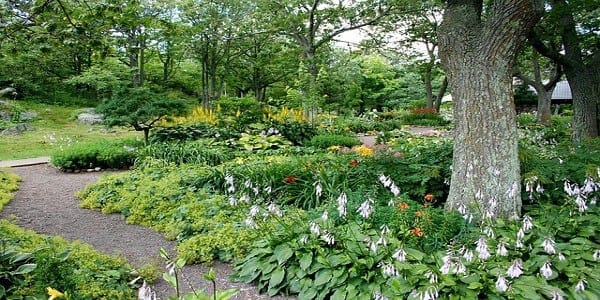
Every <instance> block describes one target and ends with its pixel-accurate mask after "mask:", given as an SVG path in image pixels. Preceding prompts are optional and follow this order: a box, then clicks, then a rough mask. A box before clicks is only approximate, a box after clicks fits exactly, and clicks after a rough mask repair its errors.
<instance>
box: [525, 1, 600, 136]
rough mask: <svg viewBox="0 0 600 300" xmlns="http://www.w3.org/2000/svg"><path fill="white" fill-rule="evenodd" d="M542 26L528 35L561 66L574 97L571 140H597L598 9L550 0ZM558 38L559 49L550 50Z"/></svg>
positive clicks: (591, 4) (599, 77) (599, 92)
mask: <svg viewBox="0 0 600 300" xmlns="http://www.w3.org/2000/svg"><path fill="white" fill-rule="evenodd" d="M548 8H549V9H548V11H547V12H546V14H545V15H544V19H543V22H542V23H541V24H540V26H537V27H536V28H535V31H534V32H533V33H532V34H531V35H530V42H531V44H532V45H533V47H535V49H536V50H537V51H539V52H540V53H541V54H542V55H544V56H546V57H548V58H550V59H552V60H553V61H554V62H556V63H557V64H560V65H561V66H562V69H563V70H564V72H565V76H566V77H567V80H568V81H569V85H570V86H571V92H572V95H573V140H575V141H582V140H583V139H585V138H591V137H597V136H598V132H599V129H598V126H599V122H598V118H599V110H598V106H599V105H600V100H599V99H600V84H598V82H600V51H599V50H600V49H599V48H600V36H599V35H598V32H599V31H600V9H599V8H598V1H593V0H573V1H566V0H550V1H548ZM556 38H558V39H559V41H560V43H561V45H562V47H561V48H558V49H557V48H555V47H552V44H553V42H554V40H555V39H556Z"/></svg>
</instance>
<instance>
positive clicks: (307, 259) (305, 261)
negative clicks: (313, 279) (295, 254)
mask: <svg viewBox="0 0 600 300" xmlns="http://www.w3.org/2000/svg"><path fill="white" fill-rule="evenodd" d="M312 260H313V254H312V252H308V253H305V254H303V255H302V256H301V257H300V269H302V270H304V271H306V270H307V269H308V268H309V267H310V264H311V263H312Z"/></svg>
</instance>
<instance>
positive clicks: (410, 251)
mask: <svg viewBox="0 0 600 300" xmlns="http://www.w3.org/2000/svg"><path fill="white" fill-rule="evenodd" d="M404 251H406V253H407V254H408V255H410V256H412V257H414V258H415V259H416V260H418V261H421V260H422V259H423V257H425V253H423V252H421V251H419V250H416V249H412V248H404Z"/></svg>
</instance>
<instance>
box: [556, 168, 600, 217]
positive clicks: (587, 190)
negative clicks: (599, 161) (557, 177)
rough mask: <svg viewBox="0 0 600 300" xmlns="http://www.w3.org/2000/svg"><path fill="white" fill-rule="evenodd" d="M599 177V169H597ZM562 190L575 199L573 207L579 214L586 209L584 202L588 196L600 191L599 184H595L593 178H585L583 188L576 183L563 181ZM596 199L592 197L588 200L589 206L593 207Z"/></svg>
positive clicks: (586, 205) (586, 204)
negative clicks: (575, 206)
mask: <svg viewBox="0 0 600 300" xmlns="http://www.w3.org/2000/svg"><path fill="white" fill-rule="evenodd" d="M598 172H599V176H600V168H599V169H598ZM564 190H565V193H567V195H569V196H570V197H575V205H577V209H578V210H579V212H584V211H586V210H587V209H588V203H587V202H586V200H587V198H588V197H589V195H590V194H592V193H595V192H597V191H600V183H598V182H595V181H594V179H593V178H591V177H587V178H586V179H585V181H584V182H583V186H579V185H578V184H577V183H571V182H569V180H567V179H565V184H564ZM596 202H597V198H596V197H595V196H594V197H593V198H592V199H590V202H589V204H591V205H595V204H596Z"/></svg>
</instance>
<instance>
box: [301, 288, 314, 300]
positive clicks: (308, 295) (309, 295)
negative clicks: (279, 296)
mask: <svg viewBox="0 0 600 300" xmlns="http://www.w3.org/2000/svg"><path fill="white" fill-rule="evenodd" d="M315 296H317V290H316V289H315V288H309V289H306V290H302V291H300V294H298V300H304V299H306V300H312V299H314V298H315Z"/></svg>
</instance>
